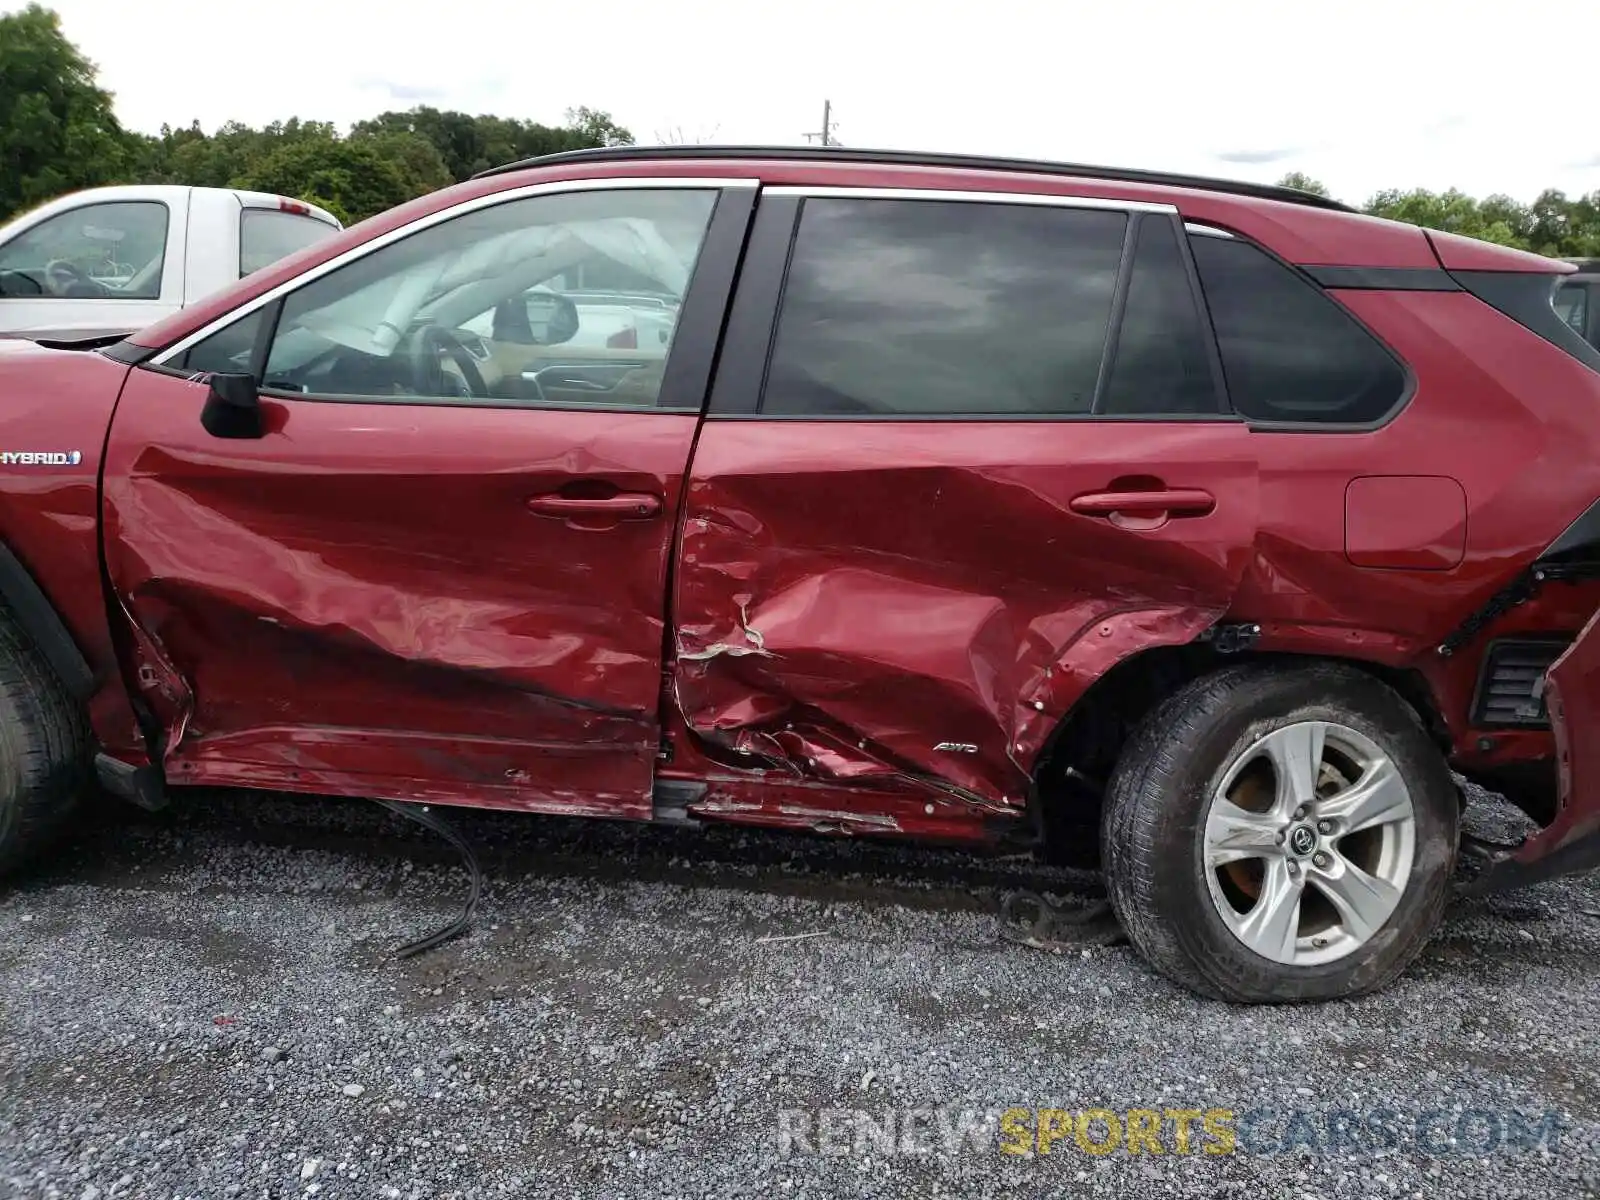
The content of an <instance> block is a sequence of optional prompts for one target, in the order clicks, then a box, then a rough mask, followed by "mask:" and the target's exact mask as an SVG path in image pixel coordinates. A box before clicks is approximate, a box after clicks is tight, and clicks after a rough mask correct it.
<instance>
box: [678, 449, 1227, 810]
mask: <svg viewBox="0 0 1600 1200" xmlns="http://www.w3.org/2000/svg"><path fill="white" fill-rule="evenodd" d="M1130 429H1136V430H1137V435H1136V440H1137V443H1138V452H1137V456H1136V457H1135V452H1134V449H1133V441H1134V435H1133V434H1132V433H1130V432H1129V430H1130ZM950 432H951V430H950V428H949V427H948V426H947V425H945V424H942V423H940V422H917V423H912V422H906V423H890V422H871V423H842V422H817V423H786V424H784V425H783V426H782V431H781V436H779V434H778V432H776V431H775V429H774V427H773V426H771V425H766V424H764V423H761V422H717V421H711V422H708V423H707V424H706V426H705V428H704V429H703V430H702V432H701V438H700V443H699V449H698V450H697V453H696V457H695V461H694V463H693V466H692V475H691V481H690V493H689V501H688V513H687V519H686V521H685V527H684V533H683V544H682V557H681V561H680V564H679V567H678V576H677V596H676V606H675V609H674V616H675V625H674V638H675V648H676V651H677V661H676V667H675V674H674V688H675V695H676V698H677V701H678V703H679V705H680V707H681V709H682V712H683V716H684V719H685V721H686V723H687V724H688V726H689V728H690V729H691V730H693V731H694V732H695V733H696V734H697V735H699V736H700V737H702V738H704V739H705V740H706V741H707V742H708V743H709V744H710V745H712V746H714V747H717V748H719V750H720V752H721V754H720V756H721V758H722V760H723V761H726V762H730V763H749V764H750V765H752V766H760V767H763V768H774V767H777V768H783V769H786V770H788V771H789V772H790V773H791V774H792V775H793V776H794V777H795V778H799V779H820V780H837V781H850V782H855V783H865V782H873V783H888V782H890V781H894V780H899V781H902V782H906V781H917V782H920V783H923V784H924V785H927V784H930V783H931V784H933V785H934V786H937V787H941V788H943V789H945V790H946V792H947V794H948V795H950V796H952V797H959V798H961V799H963V800H965V802H967V803H969V804H971V805H973V806H976V807H987V808H992V809H995V810H997V811H1015V810H1016V809H1018V808H1020V807H1021V806H1022V805H1024V804H1025V802H1026V799H1027V796H1028V793H1029V787H1030V775H1031V770H1032V766H1033V762H1034V759H1035V758H1036V756H1037V755H1038V753H1039V751H1040V749H1041V748H1042V746H1043V745H1044V742H1045V740H1046V739H1047V738H1048V736H1049V733H1050V731H1051V730H1052V729H1053V728H1054V727H1055V724H1056V723H1057V722H1058V721H1059V720H1060V718H1061V716H1062V715H1063V714H1064V712H1065V711H1066V709H1067V708H1068V707H1070V705H1071V703H1072V702H1074V701H1075V700H1076V699H1077V697H1078V696H1079V695H1081V694H1082V692H1083V691H1084V690H1085V688H1086V687H1087V686H1088V684H1089V683H1090V682H1092V681H1093V679H1094V678H1096V677H1098V675H1099V674H1101V673H1102V672H1103V671H1104V670H1105V669H1107V668H1108V667H1109V666H1111V665H1112V664H1114V663H1115V662H1116V661H1118V660H1119V659H1120V658H1121V657H1124V656H1126V655H1128V654H1131V653H1134V652H1136V651H1138V650H1143V649H1147V648H1149V647H1150V646H1153V645H1162V644H1175V643H1182V642H1187V641H1189V640H1192V639H1193V637H1195V636H1196V635H1197V634H1199V633H1200V632H1201V631H1203V630H1204V629H1205V628H1206V627H1207V626H1208V625H1209V624H1211V623H1212V622H1214V621H1215V620H1216V619H1217V618H1219V617H1220V616H1221V615H1222V614H1223V613H1224V612H1226V611H1227V609H1228V607H1229V604H1230V603H1231V601H1232V599H1233V597H1234V595H1235V592H1236V590H1237V588H1238V585H1239V581H1240V579H1241V578H1242V577H1243V575H1244V572H1245V570H1246V568H1247V565H1248V563H1249V560H1250V547H1251V546H1252V543H1253V540H1254V532H1255V527H1256V487H1255V467H1254V459H1253V455H1252V453H1251V450H1250V447H1249V446H1248V444H1247V439H1248V436H1249V435H1248V432H1247V431H1246V430H1244V429H1243V428H1242V427H1238V426H1233V425H1222V424H1219V425H1216V426H1194V425H1190V426H1185V427H1184V429H1183V431H1182V436H1181V437H1178V436H1176V435H1169V434H1168V433H1166V432H1165V431H1163V429H1162V428H1161V427H1160V426H1159V425H1157V424H1153V423H1152V424H1140V425H1138V426H1136V427H1130V426H1114V425H1097V424H1068V425H1033V424H1028V423H1018V424H1005V425H1001V424H988V425H986V424H982V423H970V424H967V425H964V426H963V427H962V431H961V432H962V436H961V437H960V438H959V439H952V438H951V437H950ZM1129 461H1138V462H1139V464H1140V468H1139V470H1140V473H1139V474H1138V475H1133V474H1131V473H1130V472H1129V471H1128V469H1127V466H1126V463H1127V462H1129ZM931 464H940V465H931ZM1164 487H1183V488H1188V489H1203V490H1205V491H1207V492H1208V493H1209V494H1210V495H1212V496H1214V497H1215V498H1216V499H1217V503H1216V505H1215V507H1214V508H1213V509H1211V510H1210V511H1208V512H1206V513H1204V514H1201V515H1198V516H1196V517H1193V518H1189V519H1179V518H1176V517H1174V518H1173V519H1170V520H1167V519H1162V518H1157V519H1153V520H1152V519H1148V518H1146V517H1143V516H1142V517H1141V518H1140V520H1139V521H1137V522H1135V523H1134V526H1135V527H1126V523H1121V524H1119V522H1118V520H1117V519H1116V518H1117V513H1116V512H1115V511H1114V510H1113V511H1110V512H1099V511H1096V512H1095V513H1093V514H1086V513H1085V512H1082V511H1075V510H1074V507H1073V502H1074V500H1075V499H1076V498H1079V497H1081V496H1083V495H1085V494H1093V495H1095V496H1096V498H1097V502H1098V500H1099V497H1100V496H1101V495H1102V494H1103V493H1106V492H1108V491H1111V492H1117V493H1120V492H1128V493H1135V494H1136V493H1139V492H1141V491H1145V490H1161V489H1162V488H1164ZM1081 507H1085V506H1081V505H1080V508H1081ZM752 634H753V636H752ZM727 647H758V648H759V652H757V653H744V654H733V653H728V652H726V651H725V649H723V648H727Z"/></svg>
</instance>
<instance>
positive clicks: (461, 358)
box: [411, 325, 489, 400]
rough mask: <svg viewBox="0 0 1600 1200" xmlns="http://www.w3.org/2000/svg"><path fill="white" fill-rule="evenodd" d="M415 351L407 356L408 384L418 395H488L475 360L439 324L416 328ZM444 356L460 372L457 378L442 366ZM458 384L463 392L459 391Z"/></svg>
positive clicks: (484, 397)
mask: <svg viewBox="0 0 1600 1200" xmlns="http://www.w3.org/2000/svg"><path fill="white" fill-rule="evenodd" d="M414 336H415V338H416V353H415V354H413V355H412V356H411V361H412V364H413V367H412V380H411V383H412V386H413V387H414V388H415V389H416V391H417V393H418V395H422V396H464V397H476V398H477V399H480V400H487V399H488V398H489V385H488V384H486V383H485V382H484V381H483V372H482V371H480V370H478V363H477V360H476V359H474V358H473V357H472V355H471V353H470V352H469V351H468V350H467V348H466V347H465V346H463V345H462V344H461V339H460V338H459V337H457V336H456V335H455V334H454V333H452V332H451V331H450V330H448V329H446V328H445V327H444V326H443V325H424V326H423V327H422V328H421V329H419V330H417V332H416V334H415V335H414ZM446 358H448V359H449V360H450V361H451V362H452V363H454V364H455V366H456V370H458V371H460V372H461V378H460V379H459V380H458V379H456V378H455V377H454V376H452V375H451V374H450V373H449V372H448V371H446V370H445V369H444V360H445V359H446ZM462 384H465V386H466V391H465V393H463V392H462V390H461V389H462Z"/></svg>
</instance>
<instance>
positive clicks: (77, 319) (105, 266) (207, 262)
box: [0, 184, 341, 340]
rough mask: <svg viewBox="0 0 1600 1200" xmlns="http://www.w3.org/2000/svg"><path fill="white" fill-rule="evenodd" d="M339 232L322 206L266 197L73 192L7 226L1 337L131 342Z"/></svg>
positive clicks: (146, 189) (2, 239) (209, 191)
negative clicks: (122, 338)
mask: <svg viewBox="0 0 1600 1200" xmlns="http://www.w3.org/2000/svg"><path fill="white" fill-rule="evenodd" d="M340 228H341V226H340V224H339V222H338V220H337V219H335V218H334V216H333V215H332V214H331V213H328V212H325V211H324V210H322V209H320V208H318V207H316V206H315V205H312V204H305V203H303V202H301V201H299V200H290V199H288V198H286V197H283V196H273V195H268V194H266V193H263V192H242V191H237V190H235V189H232V188H202V187H180V186H173V185H155V184H152V185H140V186H128V187H106V188H92V189H90V190H88V191H82V192H73V193H72V194H70V195H67V196H62V197H60V198H58V199H56V200H52V201H50V202H49V203H48V204H45V205H42V206H41V207H39V208H36V209H33V210H32V211H31V212H27V213H24V214H23V215H22V216H20V217H17V218H16V219H15V220H13V221H12V222H11V223H10V224H8V225H5V226H3V227H0V337H7V336H10V337H24V338H33V339H62V340H80V339H87V338H94V337H100V336H109V335H113V334H124V333H131V332H132V331H134V330H136V329H142V328H144V327H145V326H146V325H149V324H151V323H153V322H155V321H159V320H160V319H161V318H163V317H166V316H169V315H171V314H172V313H174V312H176V311H177V310H178V309H180V308H183V307H184V306H185V305H188V304H193V303H194V302H195V301H196V300H198V299H200V298H201V297H202V296H204V295H206V294H208V293H210V292H214V291H216V290H218V289H219V288H223V287H226V286H227V285H228V284H230V283H232V282H233V281H234V280H236V279H239V278H240V277H242V276H244V275H248V274H250V273H251V272H252V271H258V270H260V269H261V268H262V267H264V266H266V265H267V264H268V263H271V262H275V261H276V260H278V259H280V258H283V257H284V256H286V255H288V254H291V253H293V252H294V251H296V250H299V249H301V248H302V247H305V246H309V245H311V244H312V243H313V242H317V241H320V240H321V239H323V238H325V237H328V236H330V235H331V234H334V233H336V232H338V231H339V229H340Z"/></svg>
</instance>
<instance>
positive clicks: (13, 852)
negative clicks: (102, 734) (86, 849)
mask: <svg viewBox="0 0 1600 1200" xmlns="http://www.w3.org/2000/svg"><path fill="white" fill-rule="evenodd" d="M90 746H91V742H90V738H89V730H88V722H87V720H86V717H85V714H84V712H83V710H82V708H81V707H80V706H79V705H77V704H75V703H74V702H73V700H72V698H71V696H70V695H68V693H67V690H66V688H65V687H63V686H62V684H61V681H60V679H58V678H57V676H56V674H55V672H54V671H53V670H51V668H50V665H49V664H48V663H47V662H46V661H45V660H44V658H43V656H41V655H40V654H39V652H38V650H37V649H35V647H34V645H33V643H32V641H30V640H29V639H28V637H27V636H26V635H25V634H24V633H23V632H22V631H21V630H20V629H19V628H18V627H17V625H16V623H15V620H14V619H13V618H12V616H11V614H10V613H9V612H7V611H5V610H4V608H0V877H4V876H5V875H8V874H10V873H11V872H13V871H15V870H16V869H18V868H19V867H23V866H27V865H30V864H31V863H34V862H37V861H38V860H39V858H41V857H42V856H43V855H44V853H45V852H46V851H47V850H48V849H49V848H50V846H51V844H52V843H53V842H54V840H55V839H56V838H57V837H58V836H59V835H60V833H61V831H62V829H63V828H64V827H65V826H66V823H67V821H68V820H69V818H70V817H71V816H72V813H73V812H74V810H75V809H76V808H77V806H78V804H79V803H80V802H81V801H82V799H83V796H84V794H85V793H86V792H87V791H88V790H89V781H90V779H91V778H92V766H91V756H90Z"/></svg>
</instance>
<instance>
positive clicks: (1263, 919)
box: [1101, 663, 1459, 1002]
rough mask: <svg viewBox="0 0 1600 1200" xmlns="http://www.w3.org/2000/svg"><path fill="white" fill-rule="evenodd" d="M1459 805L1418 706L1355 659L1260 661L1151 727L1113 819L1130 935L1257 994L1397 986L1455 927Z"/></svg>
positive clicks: (1127, 771) (1195, 977)
mask: <svg viewBox="0 0 1600 1200" xmlns="http://www.w3.org/2000/svg"><path fill="white" fill-rule="evenodd" d="M1458 818H1459V807H1458V800H1457V793H1456V789H1455V784H1454V781H1453V780H1452V779H1451V777H1450V771H1449V768H1448V766H1447V765H1446V763H1445V760H1444V756H1443V755H1442V754H1441V753H1440V752H1439V750H1438V748H1437V747H1436V746H1435V745H1434V744H1433V742H1432V740H1431V739H1430V738H1429V736H1428V734H1427V731H1426V730H1425V729H1424V728H1423V726H1422V723H1421V721H1420V720H1419V719H1418V717H1417V714H1416V712H1415V711H1414V710H1413V709H1412V708H1411V706H1410V705H1409V704H1407V703H1406V702H1405V701H1404V700H1403V699H1401V697H1400V696H1399V695H1398V694H1396V693H1395V692H1394V691H1393V690H1392V689H1390V688H1388V687H1386V686H1385V685H1384V684H1382V683H1381V682H1379V681H1377V680H1375V679H1373V678H1371V677H1370V676H1367V675H1365V674H1363V673H1362V672H1360V671H1358V670H1355V669H1354V668H1350V667H1344V666H1341V665H1338V664H1332V663H1329V664H1317V665H1312V666H1305V667H1281V666H1261V665H1252V666H1243V667H1237V668H1231V669H1228V670H1225V671H1220V672H1218V673H1216V674H1214V675H1209V676H1206V677H1204V678H1202V679H1198V680H1196V681H1194V682H1192V683H1190V684H1189V685H1188V686H1186V687H1185V688H1183V689H1181V690H1180V691H1179V692H1178V693H1177V694H1175V695H1174V696H1172V697H1171V698H1169V699H1168V700H1167V701H1166V703H1164V704H1163V705H1161V706H1159V707H1158V709H1157V710H1156V711H1155V712H1154V713H1152V714H1151V715H1150V717H1149V718H1148V719H1147V720H1146V721H1145V722H1144V723H1143V724H1142V725H1141V727H1140V728H1139V730H1138V731H1137V732H1136V733H1135V734H1134V736H1133V737H1132V738H1131V739H1130V740H1129V742H1128V745H1127V746H1126V748H1125V749H1124V751H1123V754H1122V756H1121V759H1120V761H1119V763H1118V765H1117V769H1116V771H1115V773H1114V774H1113V776H1112V780H1111V786H1110V790H1109V795H1108V797H1107V802H1106V810H1105V814H1104V820H1103V822H1102V826H1101V858H1102V861H1103V863H1104V865H1105V872H1106V887H1107V890H1108V892H1109V893H1110V896H1111V902H1112V905H1113V907H1114V908H1115V909H1116V912H1117V915H1118V917H1119V918H1120V919H1121V921H1122V925H1123V928H1124V929H1125V930H1126V931H1127V934H1128V939H1129V940H1130V941H1131V942H1132V943H1133V945H1134V946H1135V948H1137V949H1138V950H1139V951H1140V952H1141V953H1142V954H1143V955H1144V956H1145V958H1146V959H1147V960H1148V961H1149V962H1150V963H1151V964H1152V965H1154V966H1155V967H1156V968H1157V969H1159V970H1161V971H1162V972H1163V973H1165V974H1166V975H1168V976H1170V977H1172V978H1173V979H1175V980H1176V981H1178V982H1179V983H1182V984H1184V985H1185V986H1187V987H1189V988H1191V989H1192V990H1194V991H1197V992H1200V993H1202V994H1204V995H1207V996H1213V997H1216V998H1218V999H1223V1000H1235V1001H1247V1002H1283V1001H1299V1000H1326V999H1334V998H1337V997H1343V996H1352V995H1357V994H1359V993H1361V992H1366V991H1371V990H1373V989H1375V988H1379V987H1382V986H1383V985H1384V984H1386V983H1388V982H1389V981H1390V980H1392V979H1393V978H1394V977H1395V976H1397V975H1398V974H1399V973H1400V972H1401V971H1402V970H1403V969H1404V968H1405V966H1406V964H1407V963H1409V962H1410V961H1411V959H1412V958H1414V957H1415V956H1416V954H1417V953H1418V951H1420V950H1421V949H1422V946H1423V944H1424V943H1425V942H1426V940H1427V938H1428V936H1429V934H1431V933H1432V931H1433V929H1434V927H1435V925H1436V924H1437V923H1438V920H1439V916H1440V914H1441V912H1442V911H1443V908H1444V903H1445V899H1446V897H1447V894H1448V887H1449V880H1450V873H1451V870H1452V868H1453V866H1454V862H1455V852H1456V844H1457V827H1458Z"/></svg>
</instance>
